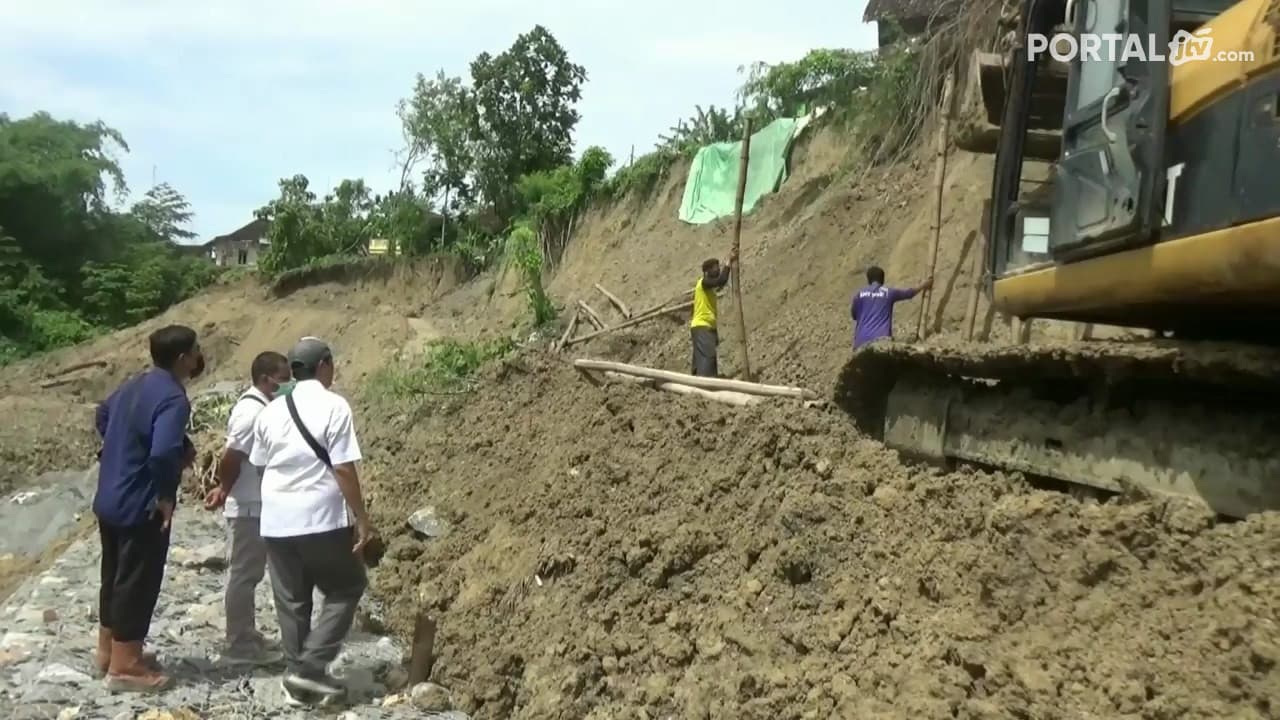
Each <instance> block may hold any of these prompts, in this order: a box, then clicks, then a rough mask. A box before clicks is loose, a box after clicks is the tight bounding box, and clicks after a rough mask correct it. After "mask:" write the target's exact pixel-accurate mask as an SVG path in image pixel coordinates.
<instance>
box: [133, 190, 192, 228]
mask: <svg viewBox="0 0 1280 720" xmlns="http://www.w3.org/2000/svg"><path fill="white" fill-rule="evenodd" d="M129 212H130V214H132V215H133V216H134V217H135V218H137V219H138V220H139V221H140V222H141V223H142V225H143V226H144V227H145V228H146V229H147V230H148V231H149V232H150V233H151V234H152V235H154V236H155V237H157V238H160V239H162V240H165V241H167V242H171V243H178V242H180V241H182V240H190V239H191V238H193V237H195V236H196V234H195V233H193V232H191V231H190V230H188V229H187V225H189V224H190V222H191V217H192V213H191V203H189V202H187V199H186V198H185V197H183V196H182V193H180V192H178V191H177V190H174V189H173V187H171V186H170V185H169V183H160V184H159V185H156V186H155V187H153V188H151V189H150V190H148V191H147V194H146V195H145V196H143V198H142V199H141V200H139V201H138V202H136V203H134V204H133V207H132V208H131V209H130V210H129Z"/></svg>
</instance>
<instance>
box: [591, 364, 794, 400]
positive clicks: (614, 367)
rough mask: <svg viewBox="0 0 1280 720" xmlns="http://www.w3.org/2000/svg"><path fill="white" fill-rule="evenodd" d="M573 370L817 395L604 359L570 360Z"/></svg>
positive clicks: (745, 390)
mask: <svg viewBox="0 0 1280 720" xmlns="http://www.w3.org/2000/svg"><path fill="white" fill-rule="evenodd" d="M573 365H574V367H578V368H584V369H587V370H599V371H601V372H604V371H613V372H618V373H622V374H624V375H635V376H637V377H646V378H650V379H652V380H661V381H664V382H673V383H679V384H681V385H689V386H692V387H696V388H702V389H703V390H733V391H736V392H743V393H747V394H749V395H769V396H777V397H793V398H800V399H801V400H814V399H816V398H817V397H818V395H817V393H815V392H813V391H811V390H805V389H804V388H798V387H788V386H786V385H762V384H760V383H754V382H746V381H744V380H728V379H726V378H709V377H698V376H695V375H686V374H685V373H678V372H671V371H670V370H657V369H654V368H647V367H641V366H639V365H627V364H626V363H618V362H609V361H607V360H590V359H586V358H583V359H580V360H574V361H573Z"/></svg>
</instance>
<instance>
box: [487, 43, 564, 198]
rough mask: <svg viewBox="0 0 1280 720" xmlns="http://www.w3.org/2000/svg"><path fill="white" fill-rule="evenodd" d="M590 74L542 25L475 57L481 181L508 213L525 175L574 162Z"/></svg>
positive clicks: (491, 196) (490, 196) (488, 194)
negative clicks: (495, 52) (584, 87)
mask: <svg viewBox="0 0 1280 720" xmlns="http://www.w3.org/2000/svg"><path fill="white" fill-rule="evenodd" d="M586 78H587V71H586V70H585V69H584V68H583V67H582V66H581V65H575V64H574V63H572V62H570V61H569V54H568V53H567V52H566V51H565V49H564V48H563V47H562V46H561V45H560V43H559V42H558V41H557V40H556V39H555V37H554V36H552V34H551V33H550V32H548V31H547V29H546V28H544V27H542V26H541V25H538V26H535V27H534V28H533V30H531V31H529V32H527V33H524V34H522V35H520V36H519V37H517V38H516V41H515V42H514V43H513V44H512V45H511V47H510V48H508V49H507V50H505V51H504V52H502V53H500V54H498V55H496V56H491V55H489V54H488V53H481V54H480V55H479V56H478V57H477V58H476V59H475V60H474V61H472V63H471V82H472V93H473V95H474V98H475V107H476V114H475V126H474V128H473V129H474V131H475V132H474V134H475V138H476V143H475V150H476V173H475V174H476V181H477V185H478V187H479V190H480V192H481V194H482V195H483V196H484V198H485V199H486V200H488V201H489V202H490V203H492V205H493V207H494V209H495V210H496V211H497V213H498V214H499V216H501V217H502V218H504V219H509V218H510V217H511V213H512V210H513V208H514V207H515V205H516V192H515V188H516V183H517V182H518V181H519V179H520V177H521V176H523V175H527V174H530V173H535V172H539V171H546V170H552V169H554V168H556V167H559V166H561V165H567V164H569V163H570V162H571V161H572V150H573V129H574V127H575V126H576V125H577V124H578V119H579V114H578V111H577V110H576V109H575V108H574V104H575V103H577V102H578V100H579V99H581V97H582V90H581V89H582V83H583V82H584V81H585V80H586Z"/></svg>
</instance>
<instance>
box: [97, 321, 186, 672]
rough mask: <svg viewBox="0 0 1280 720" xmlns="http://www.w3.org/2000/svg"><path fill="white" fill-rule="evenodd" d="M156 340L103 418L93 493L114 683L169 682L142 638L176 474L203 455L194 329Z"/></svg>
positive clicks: (101, 655)
mask: <svg viewBox="0 0 1280 720" xmlns="http://www.w3.org/2000/svg"><path fill="white" fill-rule="evenodd" d="M150 344H151V361H152V364H153V365H154V367H152V368H151V369H149V370H148V371H146V372H145V373H143V374H142V375H139V376H137V377H134V378H130V379H129V380H126V381H125V382H124V384H122V385H121V386H120V387H119V388H117V389H116V391H115V392H114V393H112V394H111V396H110V397H109V398H107V400H106V401H105V402H103V403H102V404H101V405H99V406H98V412H97V418H96V419H97V427H98V434H99V435H100V436H101V437H102V454H101V457H100V465H99V469H98V490H97V493H96V494H95V495H94V498H93V512H94V514H95V515H97V517H98V535H99V537H100V538H101V540H102V587H101V590H100V591H99V595H98V622H99V628H98V652H97V658H96V660H97V666H98V669H99V670H101V671H102V672H104V673H105V674H106V676H107V687H108V689H110V690H113V691H137V692H148V691H157V690H161V689H164V688H165V687H166V686H167V685H168V684H169V678H168V677H167V676H166V675H164V674H163V673H162V672H161V670H160V668H159V666H158V665H157V664H156V663H155V660H154V658H151V657H145V656H144V655H143V653H142V645H143V641H145V640H146V637H147V632H148V631H149V630H150V628H151V615H152V613H153V612H154V611H155V607H156V601H157V600H158V599H159V597H160V585H161V583H162V582H163V580H164V565H165V560H166V558H167V557H168V554H169V527H170V524H171V522H172V519H173V511H174V506H175V505H176V504H177V502H178V482H179V480H180V479H181V477H182V471H183V469H184V468H186V467H188V466H190V465H191V463H192V462H194V460H195V448H194V446H192V444H191V441H190V440H189V439H188V438H187V436H186V428H187V419H188V418H189V417H190V415H191V404H190V403H189V402H188V400H187V391H186V388H185V383H186V382H187V381H188V380H190V379H192V378H195V377H197V376H199V375H200V373H202V372H203V371H204V355H203V354H202V353H201V352H200V344H199V343H198V342H197V339H196V333H195V331H194V330H192V329H191V328H189V327H184V326H182V325H170V326H168V327H164V328H161V329H159V330H157V331H155V332H154V333H152V334H151V337H150Z"/></svg>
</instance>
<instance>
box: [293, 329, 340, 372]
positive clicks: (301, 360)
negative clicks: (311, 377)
mask: <svg viewBox="0 0 1280 720" xmlns="http://www.w3.org/2000/svg"><path fill="white" fill-rule="evenodd" d="M332 357H333V350H331V349H330V348H329V344H328V343H326V342H325V341H323V340H321V339H320V338H318V337H311V336H307V337H304V338H302V339H301V340H299V341H298V342H297V344H296V345H294V346H293V349H292V350H290V351H289V367H291V368H294V369H297V368H306V369H308V370H315V369H316V367H317V366H319V365H320V363H322V362H324V361H325V360H326V359H329V358H332Z"/></svg>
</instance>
